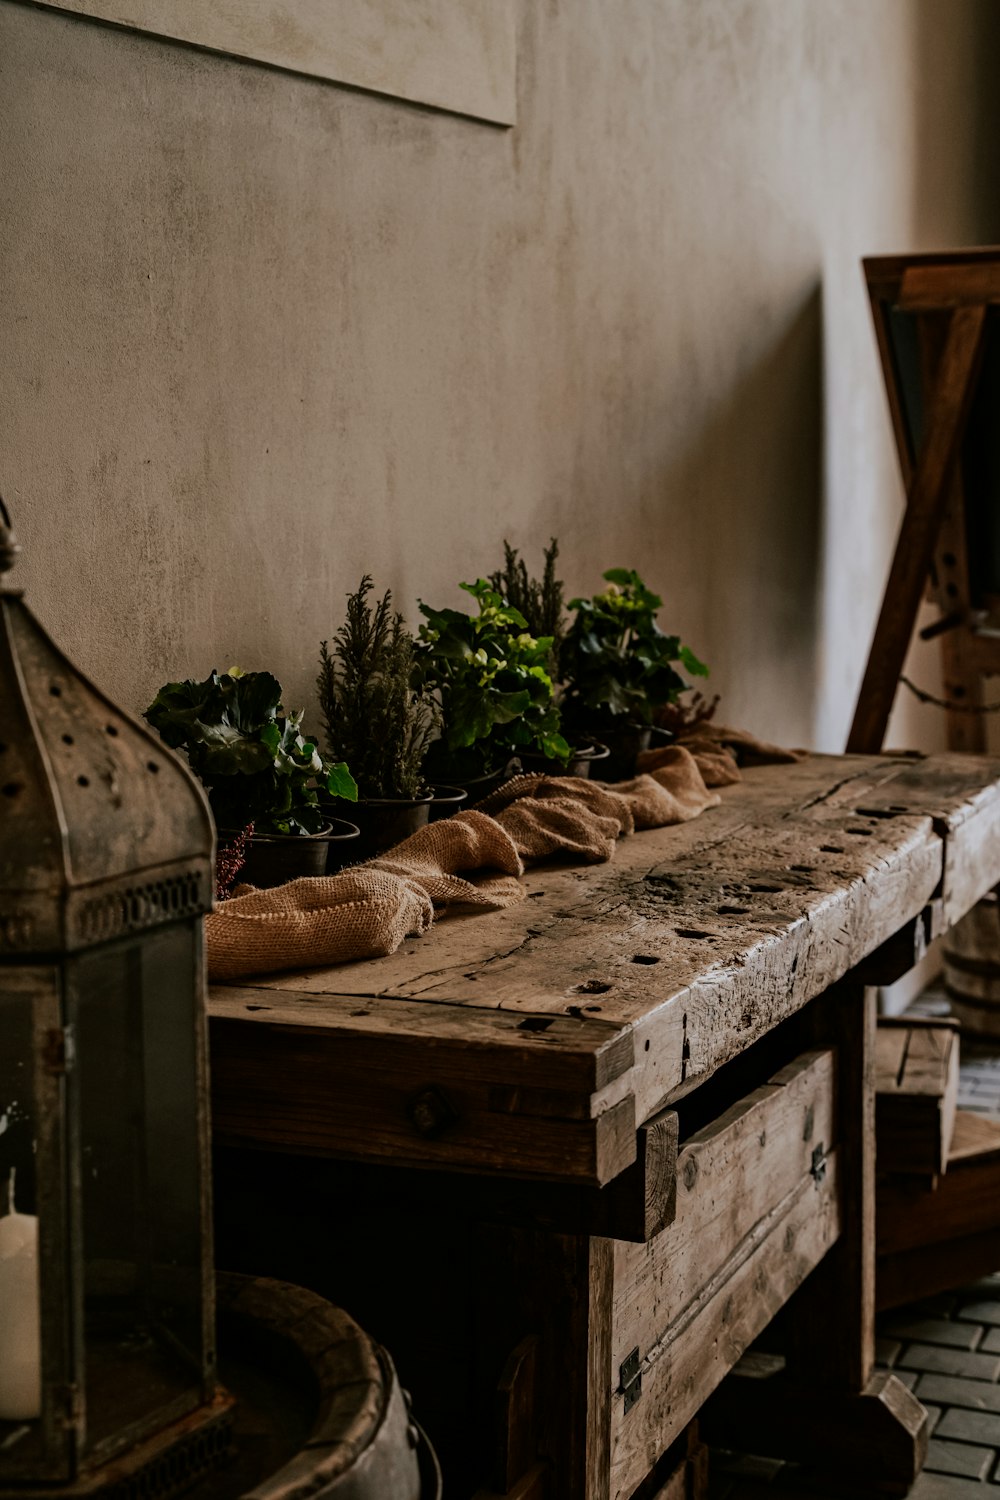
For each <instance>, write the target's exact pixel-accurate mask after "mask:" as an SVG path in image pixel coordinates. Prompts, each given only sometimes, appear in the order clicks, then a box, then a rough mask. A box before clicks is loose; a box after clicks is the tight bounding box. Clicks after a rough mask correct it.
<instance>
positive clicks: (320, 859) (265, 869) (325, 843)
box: [220, 819, 358, 888]
mask: <svg viewBox="0 0 1000 1500" xmlns="http://www.w3.org/2000/svg"><path fill="white" fill-rule="evenodd" d="M337 821H338V825H339V827H338V828H337V829H335V828H334V826H333V824H331V823H327V824H325V825H324V827H323V828H321V829H320V831H319V833H310V834H298V835H290V834H287V835H286V834H277V833H273V834H272V833H262V834H260V835H258V834H254V836H253V838H252V839H251V840H250V843H249V844H248V845H247V851H246V859H245V860H244V863H243V868H242V870H241V871H240V872H239V874H238V875H237V877H236V884H237V885H240V884H245V885H256V886H260V887H262V888H266V887H270V886H275V885H285V883H286V882H287V881H289V880H300V879H302V878H303V877H304V876H312V875H325V874H326V863H327V858H328V851H329V847H330V841H331V838H332V839H334V840H335V841H336V842H339V841H340V840H341V839H354V838H357V832H358V831H357V829H356V828H355V827H354V825H353V824H352V823H341V822H340V820H339V819H338V820H337ZM226 833H227V830H224V829H220V837H224V836H225V835H226Z"/></svg>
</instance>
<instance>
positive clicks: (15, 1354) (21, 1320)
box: [0, 1172, 42, 1422]
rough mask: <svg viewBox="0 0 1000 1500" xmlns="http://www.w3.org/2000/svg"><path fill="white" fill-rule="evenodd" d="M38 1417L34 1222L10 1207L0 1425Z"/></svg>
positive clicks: (3, 1225) (2, 1262)
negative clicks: (0, 1422) (0, 1423)
mask: <svg viewBox="0 0 1000 1500" xmlns="http://www.w3.org/2000/svg"><path fill="white" fill-rule="evenodd" d="M41 1414H42V1309H41V1299H40V1297H39V1290H38V1220H37V1218H36V1217H35V1215H34V1214H19V1213H18V1211H17V1209H16V1208H15V1207H14V1173H13V1172H12V1173H11V1176H10V1212H9V1213H8V1214H6V1215H5V1216H4V1217H3V1218H2V1219H0V1421H6V1422H24V1421H30V1420H32V1419H33V1418H35V1417H40V1416H41Z"/></svg>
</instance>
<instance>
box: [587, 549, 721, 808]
mask: <svg viewBox="0 0 1000 1500" xmlns="http://www.w3.org/2000/svg"><path fill="white" fill-rule="evenodd" d="M603 577H604V579H605V581H606V582H607V584H608V587H607V588H606V589H605V590H604V592H603V593H600V594H595V595H594V596H593V598H591V599H571V600H570V603H569V608H570V609H571V610H572V611H573V612H574V615H575V618H574V620H573V623H572V625H571V627H570V629H569V632H568V634H567V636H566V640H565V643H564V647H563V652H562V664H563V670H564V672H565V676H566V692H565V697H564V699H563V713H564V715H565V718H566V720H567V722H568V723H569V724H571V725H572V726H573V727H574V728H576V729H585V730H586V731H587V732H589V733H593V734H595V735H598V736H599V737H600V738H601V739H602V740H603V741H604V742H605V743H606V744H609V745H610V746H611V750H612V757H611V762H610V764H609V769H608V771H607V773H606V774H607V775H608V777H609V779H611V780H615V779H618V780H620V779H623V778H624V777H626V776H631V775H632V774H633V772H634V769H635V758H636V756H637V754H638V753H639V751H640V750H644V749H646V748H647V746H648V745H649V741H650V736H651V732H652V726H653V724H654V723H655V721H656V717H657V714H658V712H659V711H660V710H661V709H662V708H663V706H664V705H665V704H669V703H673V702H676V700H677V697H678V694H679V693H681V692H683V691H684V690H685V689H686V688H687V687H688V686H689V684H688V683H687V682H686V680H685V679H684V678H683V677H682V676H681V674H680V672H679V671H678V670H677V667H676V666H675V663H679V664H680V666H682V667H683V668H684V669H685V670H686V671H687V672H689V673H690V674H691V675H692V676H693V677H707V676H708V668H707V667H706V666H705V665H704V664H703V663H702V662H700V661H699V660H698V658H697V656H695V654H694V652H693V651H691V650H690V648H689V647H687V646H684V645H682V644H681V641H680V638H679V637H678V636H676V635H667V634H666V633H665V632H664V631H663V630H661V629H660V626H659V624H658V623H657V618H656V613H657V610H658V609H660V607H661V606H662V604H663V600H662V599H661V598H660V596H659V595H658V594H654V593H653V592H652V591H651V590H650V589H648V588H647V587H646V585H645V584H644V583H643V581H642V579H641V578H640V577H639V574H638V573H636V572H635V571H634V569H630V568H609V569H608V571H607V572H606V573H605V574H604V575H603Z"/></svg>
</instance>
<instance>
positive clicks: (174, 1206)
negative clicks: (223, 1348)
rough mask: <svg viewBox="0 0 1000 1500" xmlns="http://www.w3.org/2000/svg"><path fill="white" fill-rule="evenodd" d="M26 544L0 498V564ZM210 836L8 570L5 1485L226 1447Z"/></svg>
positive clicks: (182, 1464)
mask: <svg viewBox="0 0 1000 1500" xmlns="http://www.w3.org/2000/svg"><path fill="white" fill-rule="evenodd" d="M18 550H19V549H18V548H17V545H16V543H15V542H14V538H13V534H12V532H11V530H10V523H9V519H8V518H7V515H6V511H5V510H3V508H2V503H0V574H3V573H6V572H7V571H9V569H10V567H11V565H12V564H13V562H14V559H15V556H16V554H17V552H18ZM213 852H214V851H213V827H212V819H211V815H210V813H209V809H208V804H207V802H206V800H205V797H204V795H203V794H202V792H201V789H200V788H199V787H198V785H197V784H196V783H195V782H194V780H193V779H192V777H191V775H190V773H189V772H188V770H187V768H186V767H185V766H183V765H182V764H181V762H180V761H179V760H178V759H177V758H176V757H174V756H173V755H172V754H171V753H170V752H169V751H167V750H166V749H165V747H164V746H163V745H162V744H161V743H160V742H159V741H158V740H156V739H154V738H152V736H151V735H150V734H149V733H147V731H146V730H145V729H143V728H142V726H141V725H139V724H138V723H136V722H135V721H134V720H133V719H131V718H130V717H128V716H127V715H126V714H124V713H122V711H121V710H120V709H118V708H116V707H115V705H114V704H113V703H111V702H109V700H108V699H107V698H105V697H104V696H103V695H102V694H101V693H100V692H98V691H97V689H96V688H94V687H93V686H91V684H90V683H89V682H87V680H86V679H85V678H84V677H82V676H81V674H80V673H79V672H78V671H77V670H76V668H75V667H73V666H72V664H71V663H70V662H69V661H68V660H67V659H66V657H65V656H63V655H62V653H61V652H60V651H59V650H58V649H57V647H56V646H55V645H54V644H53V643H52V641H51V640H50V639H49V637H48V636H47V635H46V634H45V632H44V631H43V630H42V628H41V627H40V625H39V624H38V622H37V620H36V619H35V618H34V616H33V615H32V614H31V612H30V611H29V610H28V609H27V607H26V606H25V604H24V602H23V600H22V597H21V594H20V592H18V591H16V590H11V589H8V588H6V587H0V1492H3V1493H4V1494H7V1493H17V1494H18V1495H20V1496H22V1497H23V1496H24V1495H25V1494H32V1493H34V1494H37V1493H38V1491H40V1490H41V1491H53V1492H57V1493H62V1494H66V1493H69V1494H74V1493H87V1494H91V1493H94V1492H100V1491H101V1489H102V1488H104V1489H107V1488H108V1486H109V1485H110V1484H112V1483H113V1484H114V1486H115V1492H116V1495H117V1494H121V1493H123V1487H124V1492H125V1493H127V1492H128V1491H129V1490H130V1489H132V1490H134V1491H135V1492H137V1493H138V1492H140V1491H141V1492H142V1493H143V1494H144V1495H155V1494H159V1493H163V1492H166V1491H169V1489H170V1488H171V1482H172V1477H174V1478H184V1479H186V1480H187V1481H188V1482H189V1481H190V1479H191V1478H193V1477H197V1475H198V1473H199V1472H200V1470H201V1469H202V1468H203V1467H207V1466H208V1465H209V1463H210V1461H211V1459H212V1457H213V1455H214V1454H215V1453H217V1452H219V1451H224V1450H225V1449H226V1448H227V1447H228V1442H229V1438H228V1431H227V1423H228V1412H229V1407H230V1402H229V1398H228V1397H227V1396H226V1395H225V1394H224V1393H223V1392H221V1391H220V1389H219V1387H218V1386H217V1383H216V1371H215V1352H214V1298H213V1279H212V1258H211V1235H210V1228H209V1209H210V1198H209V1170H208V1144H209V1142H208V1113H207V1111H208V1105H207V1090H206V1042H205V1020H204V1009H205V1006H204V1002H205V978H204V962H203V952H202V914H203V913H204V912H205V911H207V910H208V908H209V906H210V904H211V898H212V889H213V886H212V878H213V876H212V872H213ZM178 1445H180V1447H181V1448H182V1449H183V1452H180V1451H179V1446H178Z"/></svg>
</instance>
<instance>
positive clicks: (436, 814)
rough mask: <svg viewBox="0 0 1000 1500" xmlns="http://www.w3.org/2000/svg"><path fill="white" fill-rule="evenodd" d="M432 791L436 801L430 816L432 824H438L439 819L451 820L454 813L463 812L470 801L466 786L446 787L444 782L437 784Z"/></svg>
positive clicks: (432, 804)
mask: <svg viewBox="0 0 1000 1500" xmlns="http://www.w3.org/2000/svg"><path fill="white" fill-rule="evenodd" d="M432 790H433V792H434V801H433V802H432V803H431V810H430V814H429V817H430V821H431V822H432V823H436V822H437V821H438V819H439V818H450V817H451V815H452V813H457V812H461V810H462V808H463V807H465V805H466V803H467V802H468V800H469V794H468V792H467V791H466V790H465V787H464V786H445V784H444V782H435V784H434V786H433V788H432Z"/></svg>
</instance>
